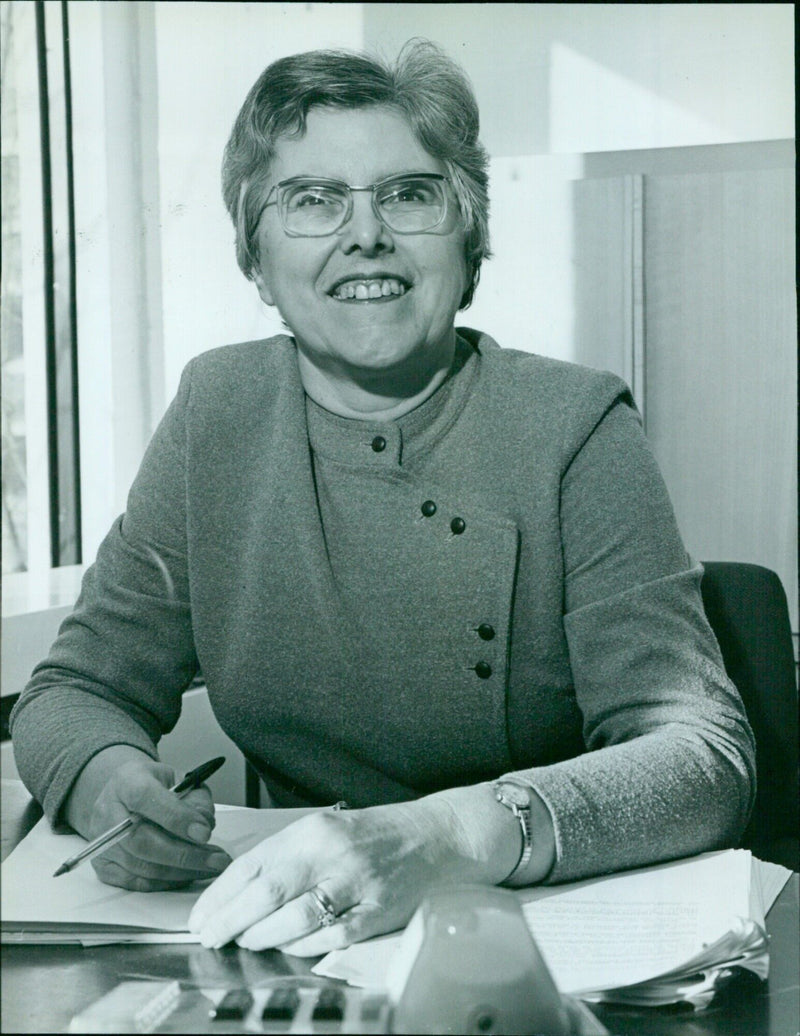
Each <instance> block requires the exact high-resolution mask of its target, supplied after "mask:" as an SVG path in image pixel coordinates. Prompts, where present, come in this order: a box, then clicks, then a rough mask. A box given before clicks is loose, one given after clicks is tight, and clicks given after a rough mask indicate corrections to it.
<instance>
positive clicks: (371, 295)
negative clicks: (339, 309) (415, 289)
mask: <svg viewBox="0 0 800 1036" xmlns="http://www.w3.org/2000/svg"><path fill="white" fill-rule="evenodd" d="M405 292H406V288H405V285H404V284H402V283H401V282H400V281H396V280H394V278H386V279H385V280H374V281H345V283H344V284H340V285H339V286H338V288H336V290H335V291H333V292H332V293H331V294H332V297H333V298H335V299H357V300H358V301H365V300H366V299H380V298H383V297H384V296H386V295H405Z"/></svg>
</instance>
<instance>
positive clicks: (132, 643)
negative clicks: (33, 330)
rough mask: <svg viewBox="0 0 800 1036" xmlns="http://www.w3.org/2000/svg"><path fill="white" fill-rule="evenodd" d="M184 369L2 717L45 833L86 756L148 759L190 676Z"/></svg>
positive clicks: (186, 392)
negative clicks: (67, 605) (121, 754)
mask: <svg viewBox="0 0 800 1036" xmlns="http://www.w3.org/2000/svg"><path fill="white" fill-rule="evenodd" d="M190 368H191V365H190ZM190 368H187V372H186V373H185V374H184V377H183V379H182V382H181V386H180V389H179V392H178V395H177V397H176V398H175V400H174V401H173V403H172V404H171V406H170V407H169V409H168V410H167V413H166V414H165V416H164V418H163V420H162V422H161V424H160V425H159V427H158V429H157V430H156V432H155V434H154V436H153V438H152V440H151V442H150V445H149V446H148V449H147V451H146V453H145V457H144V459H143V462H142V465H141V468H140V470H139V472H138V474H137V477H136V479H135V481H134V483H133V486H132V488H131V491H130V494H129V497H128V503H127V509H126V512H125V515H124V516H123V517H121V518H120V519H118V520H117V521H116V522H115V523H114V525H113V526H112V528H111V530H110V532H109V533H108V535H107V536H106V538H105V540H104V541H103V543H102V544H101V546H100V549H99V551H98V554H97V559H96V561H95V563H94V564H93V565H92V566H91V567H90V568H89V569H88V570H87V572H86V574H85V576H84V579H83V585H82V588H81V593H80V596H79V598H78V601H77V604H76V606H75V609H74V611H73V612H72V614H71V615H70V616H69V617H68V618H67V619H66V620H65V621H64V623H63V624H62V626H61V628H60V630H59V634H58V637H57V639H56V641H55V643H54V644H53V646H52V648H51V650H50V653H49V655H48V657H47V658H46V659H45V660H44V661H43V662H41V663H40V664H39V665H38V666H37V667H36V668H35V669H34V671H33V674H32V676H31V679H30V681H29V683H28V685H27V686H26V688H25V689H24V691H23V693H22V695H21V696H20V699H19V701H18V702H17V704H16V706H15V708H14V710H13V712H12V714H11V720H10V726H11V734H12V739H13V743H14V754H15V757H16V762H17V766H18V769H19V772H20V775H21V777H22V779H23V781H24V782H25V784H26V785H27V787H28V789H29V790H30V792H31V793H32V794H33V795H34V797H35V798H36V799H37V800H38V801H39V802H40V803H41V804H42V805H43V807H44V810H45V813H46V815H47V816H48V817H49V819H50V821H51V822H52V823H56V822H57V821H58V820H59V811H60V809H61V807H62V805H63V803H64V800H65V798H66V796H67V795H68V793H69V791H70V788H71V786H72V784H73V782H74V781H75V778H76V777H77V776H78V774H79V773H80V771H81V769H82V768H83V766H85V764H86V763H87V762H88V761H89V759H90V758H91V757H92V756H93V755H95V754H96V753H98V752H100V751H102V750H103V749H104V748H107V747H109V746H110V745H114V744H128V745H133V746H135V747H137V748H140V749H141V750H142V751H144V752H146V753H148V754H149V755H151V756H153V757H156V748H155V746H156V743H157V742H158V739H159V738H160V736H161V735H162V734H163V733H166V732H167V731H169V730H170V729H172V727H173V726H174V725H175V723H176V722H177V720H178V717H179V715H180V708H181V694H182V692H183V690H184V689H185V688H186V687H187V686H188V684H189V683H190V682H191V680H192V677H193V676H194V674H195V672H196V670H197V659H196V655H195V649H194V641H193V637H192V624H191V611H190V605H189V586H188V571H187V557H186V515H185V490H186V480H185V464H184V457H185V435H184V422H185V411H186V408H187V406H188V403H189V397H190V393H191V389H190V385H191V373H190Z"/></svg>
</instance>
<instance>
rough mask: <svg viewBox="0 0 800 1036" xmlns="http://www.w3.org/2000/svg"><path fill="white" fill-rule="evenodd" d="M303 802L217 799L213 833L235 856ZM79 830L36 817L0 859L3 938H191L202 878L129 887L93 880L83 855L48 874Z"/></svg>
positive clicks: (77, 842) (85, 941) (298, 812)
mask: <svg viewBox="0 0 800 1036" xmlns="http://www.w3.org/2000/svg"><path fill="white" fill-rule="evenodd" d="M310 812H313V810H308V809H243V808H240V807H232V806H217V807H216V818H217V824H216V828H215V829H214V834H213V837H212V841H213V842H214V844H215V845H219V846H222V848H224V849H225V850H226V851H227V852H228V853H229V854H230V855H231V856H233V857H236V856H240V855H241V854H242V853H244V852H247V850H248V849H251V848H252V847H253V846H254V845H256V844H257V843H258V842H260V841H261V840H262V839H263V838H267V837H268V836H269V835H271V834H275V832H276V831H279V830H280V829H281V828H283V827H286V826H287V824H290V823H292V822H293V821H294V820H298V819H299V818H300V817H302V816H305V815H306V814H307V813H310ZM85 844H86V843H85V842H84V840H83V839H82V838H81V837H80V836H79V835H56V834H53V832H52V831H51V830H50V827H49V825H48V823H47V821H46V820H45V819H44V818H42V820H40V821H39V823H38V824H37V825H36V826H35V827H34V828H33V830H32V831H31V832H30V833H29V834H28V835H27V836H26V837H25V838H24V839H23V840H22V841H21V842H20V844H19V845H18V846H17V847H16V849H14V851H13V852H12V853H11V854H10V855H9V857H8V859H6V860H5V861H4V862H3V865H2V889H3V897H2V918H0V920H1V921H2V924H0V941H2V942H4V943H20V942H24V943H68V942H78V943H81V944H82V945H84V946H96V945H100V944H103V943H109V942H148V943H151V942H197V941H198V939H197V936H196V935H194V934H192V933H191V932H189V931H187V922H188V920H189V913H190V912H191V909H192V907H193V906H194V903H195V901H196V899H197V898H198V896H199V895H200V893H201V892H202V889H203V886H202V885H195V886H193V887H192V888H188V889H182V890H180V891H177V892H128V891H126V890H125V889H119V888H113V887H112V886H110V885H104V884H102V882H100V881H99V879H98V878H97V875H96V874H95V873H94V869H93V868H92V866H91V864H90V863H89V862H85V863H82V864H81V865H80V866H79V867H76V868H75V870H73V871H70V872H69V873H68V874H63V875H61V876H59V877H58V878H54V877H53V872H54V871H55V870H56V868H57V867H58V866H59V864H61V863H63V861H64V860H66V859H67V857H69V856H72V855H73V853H76V852H78V851H79V850H80V849H81V848H82V847H83V846H85Z"/></svg>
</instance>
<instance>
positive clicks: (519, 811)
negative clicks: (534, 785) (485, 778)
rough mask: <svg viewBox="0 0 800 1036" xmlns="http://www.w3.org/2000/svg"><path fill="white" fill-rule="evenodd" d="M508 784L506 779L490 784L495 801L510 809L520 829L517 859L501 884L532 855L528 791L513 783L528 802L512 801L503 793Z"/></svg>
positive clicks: (515, 872)
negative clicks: (520, 848) (520, 847)
mask: <svg viewBox="0 0 800 1036" xmlns="http://www.w3.org/2000/svg"><path fill="white" fill-rule="evenodd" d="M508 784H509V782H508V781H506V782H503V781H498V782H497V783H495V784H494V785H493V786H492V790H493V791H494V796H495V798H496V799H497V801H498V802H499V803H501V804H502V805H503V806H505V807H506V809H508V810H510V811H511V812H512V813H513V814H514V816H515V817H516V818H517V820H518V821H519V826H520V830H521V832H522V851H521V852H520V855H519V859H518V860H517V863H516V865H515V867H514V869H513V870H512V871H511V873H510V874H509V875H508V876H507V877H506V878H504V880H503V881H502V882H501V884H503V885H507V884H508V882H509V881H511V880H512V878H514V877H515V876H516V875H517V874H519V873H520V872H521V871H524V870H525V868H526V867H527V866H528V864H529V863H530V860H531V857H532V856H533V821H532V818H531V807H530V792H528V790H527V789H525V788H523V787H522V785H519V784H515V785H514V786H513V787H514V789H515V790H517V789H520V790H522V791H524V793H525V795H526V797H527V800H528V804H527V805H521V804H519V803H518V802H514V801H512V800H511V799H510V798H508V797H507V796H506V795H505V793H504V791H503V789H504V788H505V787H508Z"/></svg>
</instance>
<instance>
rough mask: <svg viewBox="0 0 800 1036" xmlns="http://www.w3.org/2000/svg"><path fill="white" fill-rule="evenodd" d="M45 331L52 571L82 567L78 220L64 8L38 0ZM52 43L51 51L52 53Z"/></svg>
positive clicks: (57, 4) (62, 1) (62, 3)
mask: <svg viewBox="0 0 800 1036" xmlns="http://www.w3.org/2000/svg"><path fill="white" fill-rule="evenodd" d="M36 32H37V50H38V63H39V97H40V126H41V147H42V184H43V199H42V201H43V204H42V213H43V222H44V278H45V292H44V298H45V329H46V343H45V350H46V374H47V388H46V391H47V414H48V454H49V490H50V551H51V560H52V564H53V566H54V567H57V566H59V565H65V564H76V563H78V562H79V561H80V559H81V518H80V453H79V449H80V441H79V433H78V427H79V425H78V417H79V415H78V364H77V314H76V290H75V232H74V228H75V212H74V203H73V176H72V141H71V96H70V82H69V45H68V22H67V5H66V3H65V2H64V0H61V2H54V0H48V2H45V0H37V3H36ZM48 40H49V41H50V46H48Z"/></svg>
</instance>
